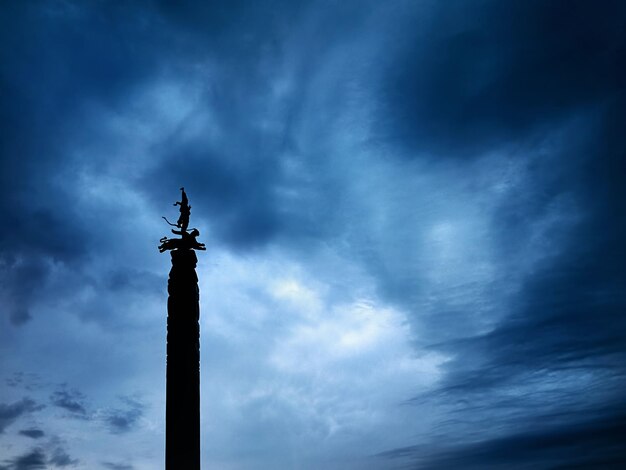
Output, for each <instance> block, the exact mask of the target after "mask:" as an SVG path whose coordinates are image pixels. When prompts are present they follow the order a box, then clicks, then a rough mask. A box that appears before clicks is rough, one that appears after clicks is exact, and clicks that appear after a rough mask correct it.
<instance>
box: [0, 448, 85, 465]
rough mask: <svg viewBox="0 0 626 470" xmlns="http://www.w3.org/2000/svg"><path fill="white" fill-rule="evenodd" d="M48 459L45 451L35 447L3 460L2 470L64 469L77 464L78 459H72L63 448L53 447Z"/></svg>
mask: <svg viewBox="0 0 626 470" xmlns="http://www.w3.org/2000/svg"><path fill="white" fill-rule="evenodd" d="M50 454H51V455H50V456H49V457H48V455H47V452H46V450H45V449H43V448H41V447H36V448H34V449H32V450H30V451H29V452H26V453H25V454H23V455H20V456H18V457H15V458H13V459H7V460H5V461H4V462H5V465H4V466H0V469H2V470H37V469H45V468H51V467H56V468H65V467H73V466H75V465H76V464H78V459H72V458H71V457H70V455H69V454H68V453H67V452H66V451H65V449H63V447H60V446H56V447H54V448H53V449H52V450H51V452H50Z"/></svg>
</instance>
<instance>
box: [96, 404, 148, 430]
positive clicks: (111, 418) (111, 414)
mask: <svg viewBox="0 0 626 470" xmlns="http://www.w3.org/2000/svg"><path fill="white" fill-rule="evenodd" d="M121 400H122V401H123V402H124V404H125V408H116V409H112V410H108V411H107V412H105V415H104V422H105V423H106V425H107V427H108V429H109V431H110V432H111V433H113V434H123V433H126V432H129V431H131V430H133V429H134V428H135V427H136V426H137V423H138V422H139V420H140V419H141V417H142V416H143V414H144V411H145V408H146V405H145V404H143V403H141V402H140V401H138V400H137V399H136V398H131V397H122V398H121Z"/></svg>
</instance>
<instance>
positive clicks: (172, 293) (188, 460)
mask: <svg viewBox="0 0 626 470" xmlns="http://www.w3.org/2000/svg"><path fill="white" fill-rule="evenodd" d="M180 189H181V191H182V198H181V201H180V202H176V203H175V204H174V205H175V206H180V217H179V218H178V222H177V223H176V224H172V223H171V222H169V221H168V220H167V219H166V218H165V217H163V218H164V219H165V221H166V222H167V223H168V224H169V225H171V226H173V227H176V228H177V230H174V229H172V233H174V234H175V235H180V238H167V237H163V238H161V240H160V241H161V245H160V246H159V251H160V252H161V253H163V252H164V251H167V250H171V253H170V254H171V256H172V269H171V270H170V278H169V281H168V283H167V291H168V293H169V298H168V299H167V378H166V380H167V385H166V402H165V468H166V470H199V469H200V324H199V319H200V303H199V300H200V291H199V289H198V276H197V275H196V264H197V262H198V259H197V258H196V253H195V251H194V250H205V249H206V248H205V246H204V244H203V243H198V242H197V241H196V237H198V235H200V232H198V230H197V229H195V228H194V229H191V230H189V229H188V227H189V214H190V213H191V206H190V205H189V201H188V199H187V195H186V194H185V189H184V188H180Z"/></svg>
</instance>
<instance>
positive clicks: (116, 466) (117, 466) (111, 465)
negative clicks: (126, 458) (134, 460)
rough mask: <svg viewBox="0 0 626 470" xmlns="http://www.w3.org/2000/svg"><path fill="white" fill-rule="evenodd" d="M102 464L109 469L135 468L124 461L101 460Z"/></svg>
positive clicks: (127, 469)
mask: <svg viewBox="0 0 626 470" xmlns="http://www.w3.org/2000/svg"><path fill="white" fill-rule="evenodd" d="M102 465H103V466H104V467H105V468H108V469H109V470H133V468H135V467H133V466H132V465H129V464H125V463H113V462H102Z"/></svg>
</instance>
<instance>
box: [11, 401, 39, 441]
mask: <svg viewBox="0 0 626 470" xmlns="http://www.w3.org/2000/svg"><path fill="white" fill-rule="evenodd" d="M41 409H43V405H38V404H37V402H35V401H34V400H32V399H30V398H22V399H21V400H20V401H16V402H14V403H11V404H5V403H0V434H2V433H3V432H4V430H5V429H6V428H7V427H8V426H10V425H11V424H12V423H13V422H15V421H16V420H17V419H18V418H20V417H21V416H23V415H25V414H27V413H32V412H34V411H39V410H41Z"/></svg>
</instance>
